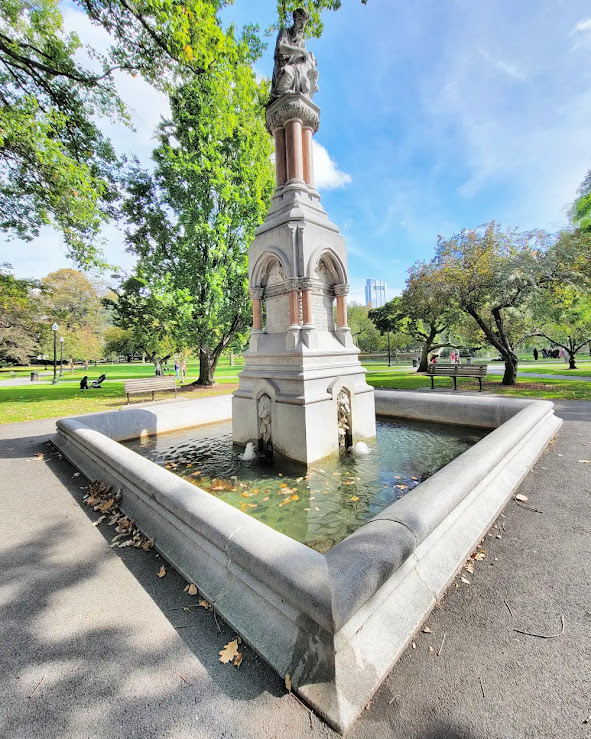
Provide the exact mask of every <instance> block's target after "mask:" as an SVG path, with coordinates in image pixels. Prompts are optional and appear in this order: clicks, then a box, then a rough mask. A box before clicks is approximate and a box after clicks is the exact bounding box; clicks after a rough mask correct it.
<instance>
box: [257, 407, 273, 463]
mask: <svg viewBox="0 0 591 739" xmlns="http://www.w3.org/2000/svg"><path fill="white" fill-rule="evenodd" d="M257 415H258V417H259V445H260V447H261V448H262V450H263V451H270V450H271V449H272V446H271V398H270V397H269V396H268V395H261V397H260V398H259V403H258V407H257Z"/></svg>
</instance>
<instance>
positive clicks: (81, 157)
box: [0, 0, 261, 266]
mask: <svg viewBox="0 0 591 739" xmlns="http://www.w3.org/2000/svg"><path fill="white" fill-rule="evenodd" d="M79 4H80V5H81V6H82V8H83V9H84V10H85V11H86V13H87V14H88V15H89V17H90V18H91V20H92V21H93V22H94V23H96V24H99V25H101V26H102V27H103V28H105V29H106V30H107V31H108V32H109V33H110V34H111V38H112V41H113V43H112V46H111V47H110V49H109V50H108V52H107V54H106V55H101V54H98V53H97V52H96V50H93V49H91V48H90V49H88V52H89V55H90V56H91V57H92V60H93V61H92V67H96V68H97V69H98V71H93V70H92V69H90V68H89V65H85V64H82V63H81V62H80V61H79V51H80V50H81V44H80V41H79V39H78V37H77V36H76V34H73V33H71V34H66V33H65V32H64V28H63V17H62V14H61V11H60V7H59V2H58V0H36V2H33V3H30V2H26V1H25V0H0V10H1V18H0V61H1V62H2V64H1V65H0V213H1V216H0V230H2V231H4V232H5V233H6V234H7V235H8V237H9V238H12V237H16V238H20V239H25V240H30V239H32V238H34V237H35V236H37V235H38V234H39V230H40V228H41V227H42V226H43V225H48V224H49V225H52V226H54V227H55V228H57V229H59V230H60V231H61V232H62V233H63V235H64V239H65V243H66V245H67V247H68V250H69V254H70V256H72V257H73V258H74V259H75V260H76V261H77V262H78V263H79V264H80V265H82V266H91V265H97V264H99V265H100V264H102V261H101V255H100V249H99V231H100V227H101V224H102V223H103V222H104V221H105V220H107V219H108V218H111V217H113V216H114V215H115V214H116V212H117V210H116V204H117V200H118V186H117V185H118V177H119V167H120V163H119V161H118V159H117V157H116V155H115V152H114V149H113V147H112V146H111V143H110V142H109V140H108V139H107V138H105V137H104V136H103V134H102V133H101V131H100V128H99V125H98V124H97V122H96V116H103V117H108V118H110V119H113V118H115V119H119V120H124V121H126V120H127V119H128V116H127V111H126V106H125V102H124V101H122V100H120V99H119V97H118V96H117V93H116V90H115V85H114V78H113V72H114V71H115V70H117V69H121V70H126V71H127V72H129V73H131V74H132V75H134V76H135V75H137V74H140V75H142V76H143V77H144V78H145V79H146V80H147V81H148V82H150V83H151V84H153V85H155V86H157V87H158V88H159V89H164V90H168V89H170V88H171V86H172V85H174V84H177V83H178V81H179V80H180V79H186V78H190V77H192V76H193V75H199V74H203V73H205V72H207V71H208V70H210V69H212V68H214V67H215V66H216V65H217V64H219V63H220V60H222V61H223V63H224V64H237V63H241V62H243V61H249V60H250V61H251V60H252V59H254V58H255V57H256V55H257V54H259V53H260V50H261V42H260V39H259V38H258V36H257V34H256V29H254V28H250V27H247V28H246V29H244V31H243V33H242V36H241V39H240V43H236V42H235V40H234V33H233V30H231V31H230V32H225V31H224V30H223V29H222V26H221V23H220V22H219V19H218V17H217V14H218V12H219V11H220V10H221V8H222V7H224V6H225V5H226V4H227V3H226V2H224V1H223V0H185V1H184V2H183V3H182V4H179V3H177V2H175V1H174V0H142V2H141V3H136V2H129V1H128V0H108V1H107V0H79Z"/></svg>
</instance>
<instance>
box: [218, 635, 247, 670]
mask: <svg viewBox="0 0 591 739" xmlns="http://www.w3.org/2000/svg"><path fill="white" fill-rule="evenodd" d="M238 655H240V660H241V661H242V655H241V654H240V652H239V651H238V639H237V638H236V639H232V641H230V642H228V643H227V644H226V646H225V647H224V648H223V649H222V650H220V662H222V663H223V664H228V662H233V661H234V660H235V659H236V657H238Z"/></svg>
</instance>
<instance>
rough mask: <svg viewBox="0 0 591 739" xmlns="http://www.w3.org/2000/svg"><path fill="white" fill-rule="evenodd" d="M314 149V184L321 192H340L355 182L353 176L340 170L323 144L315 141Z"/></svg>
mask: <svg viewBox="0 0 591 739" xmlns="http://www.w3.org/2000/svg"><path fill="white" fill-rule="evenodd" d="M313 148H314V183H315V185H316V187H317V188H318V189H319V190H338V189H340V188H342V187H346V186H347V185H349V184H350V183H351V182H353V178H352V177H351V175H350V174H347V173H346V172H343V171H342V170H340V169H339V168H338V165H337V163H336V162H335V161H334V159H331V156H330V154H329V153H328V151H327V150H326V149H325V148H324V146H322V144H319V143H318V142H317V141H313Z"/></svg>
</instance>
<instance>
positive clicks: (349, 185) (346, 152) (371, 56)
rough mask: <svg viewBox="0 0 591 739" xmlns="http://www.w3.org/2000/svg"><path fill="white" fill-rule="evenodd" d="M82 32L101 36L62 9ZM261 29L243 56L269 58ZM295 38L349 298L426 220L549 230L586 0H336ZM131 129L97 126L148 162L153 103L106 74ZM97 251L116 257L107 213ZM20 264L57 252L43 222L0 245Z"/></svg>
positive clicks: (582, 146)
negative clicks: (311, 70) (29, 239)
mask: <svg viewBox="0 0 591 739" xmlns="http://www.w3.org/2000/svg"><path fill="white" fill-rule="evenodd" d="M274 6H275V3H274V0H236V4H235V5H234V6H233V7H232V8H230V9H228V10H227V11H225V16H224V19H225V20H228V21H229V20H230V19H232V20H235V21H236V23H237V24H238V25H241V24H243V23H247V22H258V23H259V24H260V26H261V27H262V28H265V27H267V26H268V25H270V24H271V23H272V22H273V20H274ZM66 21H67V24H68V26H69V27H70V28H73V29H76V30H77V31H78V33H79V35H80V37H81V38H82V40H83V41H84V40H87V41H92V42H93V43H94V44H98V45H100V44H103V43H104V44H106V42H107V39H103V38H102V36H101V35H100V34H99V33H97V31H96V29H90V28H89V24H88V22H87V20H86V18H85V17H84V16H83V14H81V13H80V12H79V11H78V10H75V9H74V8H71V7H70V8H66ZM272 46H273V40H272V39H270V40H269V49H268V51H267V53H266V54H265V56H264V57H263V59H261V60H260V61H259V62H258V63H257V71H258V72H259V73H260V74H266V75H269V74H270V72H271V68H272ZM308 48H309V49H310V50H312V51H313V52H314V53H315V55H316V57H317V59H318V65H319V70H320V92H319V93H318V94H317V96H316V97H315V101H316V102H317V103H318V104H319V105H320V107H321V108H322V115H321V128H320V131H319V132H318V134H317V137H316V139H317V142H318V144H319V145H320V146H321V147H322V148H317V150H316V162H315V164H316V170H317V175H318V180H319V182H318V184H319V189H320V191H321V194H322V200H323V204H324V207H325V208H326V210H327V211H328V214H329V215H330V217H331V218H332V219H333V220H334V221H335V222H336V223H337V224H338V225H339V227H340V228H341V230H342V232H343V234H344V236H345V238H346V240H347V244H348V247H349V266H350V276H351V285H352V293H351V297H352V298H353V299H356V300H359V301H362V297H363V291H362V285H363V282H364V280H365V278H367V277H373V278H379V279H384V280H386V282H387V283H388V288H389V297H390V296H392V295H393V294H394V292H395V291H396V290H400V289H401V288H402V287H403V286H404V281H405V276H406V271H407V269H408V268H409V266H410V265H411V264H412V263H413V262H415V261H416V260H417V259H429V258H430V256H431V255H432V253H433V247H434V244H435V241H436V238H437V235H438V234H443V235H449V234H451V233H453V232H455V231H457V230H459V229H461V228H463V227H469V226H476V225H478V224H480V223H483V222H485V221H488V220H491V219H493V218H494V219H496V220H497V221H500V222H501V223H502V224H503V225H507V226H516V227H519V228H523V229H528V228H532V227H541V228H546V229H549V230H555V229H557V228H559V227H560V225H561V224H562V223H563V222H564V220H565V209H566V207H567V206H568V204H569V202H570V201H572V199H573V197H574V194H575V190H576V188H577V186H578V184H579V183H580V181H581V180H582V179H583V177H584V175H585V172H586V171H587V170H588V169H589V168H591V130H590V129H591V125H590V122H591V7H590V6H589V4H588V1H587V0H520V2H515V0H494V2H493V0H484V1H483V2H480V3H474V2H468V0H446V1H445V2H441V0H421V1H420V2H416V3H403V2H392V0H369V2H368V4H367V5H362V4H361V2H360V1H359V0H344V2H343V8H342V9H341V10H340V11H338V12H336V13H326V14H325V31H324V35H323V36H322V38H321V39H313V40H311V41H310V42H309V44H308ZM119 84H120V86H121V88H122V93H123V95H124V96H127V98H130V102H131V105H132V107H133V109H134V121H135V123H136V127H137V129H138V130H137V132H136V133H132V132H130V131H129V130H126V129H124V128H123V127H121V126H111V125H109V126H106V128H107V129H108V131H109V133H110V135H112V137H113V140H114V142H115V144H116V146H117V147H118V148H119V149H120V150H121V151H126V152H130V151H133V152H135V153H137V154H138V155H139V156H140V157H141V158H142V160H143V161H144V162H146V163H148V162H149V155H150V151H151V149H152V147H153V145H154V142H153V140H152V138H151V137H152V131H153V128H154V126H155V125H156V124H157V122H158V120H159V119H160V116H161V115H166V112H167V106H166V101H165V99H164V98H163V96H161V95H159V94H157V93H154V92H153V91H152V90H150V89H149V88H148V87H147V85H145V84H144V83H142V82H141V81H140V80H137V79H135V80H134V79H131V78H129V77H126V78H124V77H123V76H122V77H121V78H120V83H119ZM105 237H106V238H107V240H108V244H107V247H106V254H107V256H108V258H109V259H110V260H112V261H113V262H115V263H117V264H121V265H122V266H124V267H129V266H130V265H131V258H130V256H129V255H126V254H125V253H124V252H123V245H122V237H121V235H120V233H119V232H118V230H117V228H116V226H114V225H113V226H111V227H109V228H107V229H106V231H105ZM0 249H1V252H2V255H1V260H0V261H9V262H11V263H12V264H13V265H14V267H15V271H16V272H17V273H18V274H19V275H33V276H42V275H43V274H46V273H47V272H48V271H50V270H51V269H56V268H59V267H61V266H66V265H67V260H66V259H65V257H64V250H63V246H61V244H60V239H59V237H58V236H56V235H55V234H54V233H52V232H50V231H47V232H44V234H43V237H42V238H41V239H39V240H38V242H37V243H35V244H32V245H27V244H17V243H16V242H12V243H11V244H1V245H0Z"/></svg>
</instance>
